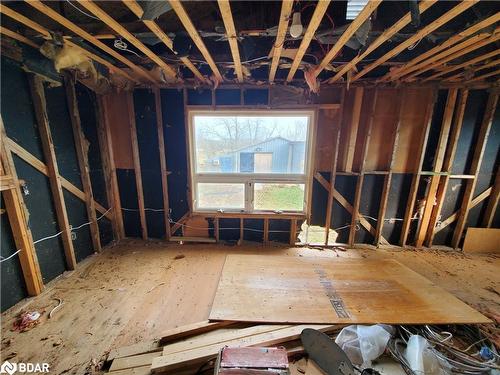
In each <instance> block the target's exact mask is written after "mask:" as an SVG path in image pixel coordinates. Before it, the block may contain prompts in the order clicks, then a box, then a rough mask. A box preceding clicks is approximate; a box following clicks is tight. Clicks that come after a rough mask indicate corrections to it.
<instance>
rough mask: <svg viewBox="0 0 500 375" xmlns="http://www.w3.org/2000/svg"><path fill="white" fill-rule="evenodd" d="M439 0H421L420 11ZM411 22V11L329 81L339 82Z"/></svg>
mask: <svg viewBox="0 0 500 375" xmlns="http://www.w3.org/2000/svg"><path fill="white" fill-rule="evenodd" d="M436 2H437V0H424V1H421V2H420V5H419V11H420V13H424V12H425V11H426V10H427V9H429V8H430V7H431V6H432V5H434V4H435V3H436ZM410 22H411V13H410V12H408V13H406V14H405V15H404V17H403V18H401V19H400V20H399V21H398V22H396V23H395V24H394V25H392V26H391V27H389V28H388V29H386V30H385V31H384V32H383V33H382V34H381V35H380V36H379V37H378V38H377V39H375V41H374V42H373V43H372V44H370V45H369V46H368V48H367V49H366V50H365V51H364V52H363V53H362V54H361V55H358V56H356V57H355V58H354V59H352V60H351V61H350V62H349V63H347V64H345V65H344V66H343V67H342V68H341V69H340V70H339V71H338V72H337V74H335V76H333V77H332V78H330V80H329V81H328V83H335V82H337V81H338V80H339V79H340V78H341V77H342V76H343V75H344V74H346V73H347V72H349V71H350V70H351V69H353V68H354V67H355V66H356V64H358V63H359V62H361V61H362V60H364V59H365V58H366V57H367V56H368V55H369V54H370V53H372V52H373V51H375V50H376V49H377V48H378V47H380V46H381V45H382V44H383V43H385V42H386V41H387V40H389V39H390V38H391V37H392V36H393V35H395V34H396V33H397V32H398V31H400V30H401V29H402V28H403V27H405V26H406V25H408V24H409V23H410Z"/></svg>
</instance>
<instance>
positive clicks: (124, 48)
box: [113, 38, 141, 57]
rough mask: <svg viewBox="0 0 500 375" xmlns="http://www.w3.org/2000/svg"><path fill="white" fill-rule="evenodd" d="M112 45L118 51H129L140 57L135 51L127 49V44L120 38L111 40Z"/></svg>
mask: <svg viewBox="0 0 500 375" xmlns="http://www.w3.org/2000/svg"><path fill="white" fill-rule="evenodd" d="M113 46H114V47H115V48H116V49H119V50H120V51H126V52H130V53H133V54H134V55H136V56H137V57H141V55H139V54H138V53H137V52H135V51H132V50H131V49H128V44H127V43H126V42H125V41H124V40H123V39H122V38H118V39H115V41H114V42H113Z"/></svg>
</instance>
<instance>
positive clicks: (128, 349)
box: [106, 340, 162, 362]
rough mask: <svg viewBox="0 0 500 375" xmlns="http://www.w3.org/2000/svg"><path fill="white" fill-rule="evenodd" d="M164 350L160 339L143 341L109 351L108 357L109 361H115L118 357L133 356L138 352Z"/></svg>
mask: <svg viewBox="0 0 500 375" xmlns="http://www.w3.org/2000/svg"><path fill="white" fill-rule="evenodd" d="M161 350H162V348H161V346H160V343H159V340H151V341H141V342H138V343H137V344H132V345H128V346H123V347H121V348H116V349H113V350H111V351H110V352H109V354H108V357H107V358H106V361H107V362H110V361H113V360H114V359H116V358H124V357H132V356H134V355H138V354H144V353H151V352H160V351H161Z"/></svg>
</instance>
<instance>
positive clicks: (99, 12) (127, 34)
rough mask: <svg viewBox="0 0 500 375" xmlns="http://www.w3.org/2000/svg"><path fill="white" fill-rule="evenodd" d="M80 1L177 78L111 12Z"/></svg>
mask: <svg viewBox="0 0 500 375" xmlns="http://www.w3.org/2000/svg"><path fill="white" fill-rule="evenodd" d="M77 1H78V3H79V4H80V5H81V6H82V7H84V8H85V9H87V10H88V11H89V12H92V13H93V14H94V15H95V16H96V17H97V18H99V19H100V20H101V21H102V22H104V23H105V24H106V26H108V27H109V28H111V29H112V30H113V31H115V32H116V33H117V34H118V35H120V36H121V37H123V38H125V39H127V40H128V41H129V42H130V43H132V45H133V46H134V47H135V48H137V49H138V50H139V51H141V52H142V53H143V54H144V55H146V56H147V57H149V58H150V59H151V60H152V61H153V62H154V63H155V64H156V65H158V66H159V67H160V68H161V69H162V70H163V71H164V72H165V73H166V74H167V75H168V76H170V77H171V78H172V79H177V72H176V71H175V70H174V69H173V68H172V67H171V66H170V65H168V64H167V63H166V62H165V61H163V60H162V59H161V58H160V57H159V56H158V55H157V54H156V53H154V52H153V51H151V50H150V49H149V48H148V47H146V46H145V45H144V44H143V43H142V42H141V41H140V40H139V39H137V38H136V37H135V36H134V35H133V34H132V33H130V32H129V31H128V30H127V29H125V28H124V27H123V26H122V25H120V23H118V22H117V21H115V19H113V18H112V17H111V16H110V15H109V14H107V13H106V12H105V11H104V10H102V9H101V8H100V7H99V6H97V4H96V3H95V2H94V1H92V0H77Z"/></svg>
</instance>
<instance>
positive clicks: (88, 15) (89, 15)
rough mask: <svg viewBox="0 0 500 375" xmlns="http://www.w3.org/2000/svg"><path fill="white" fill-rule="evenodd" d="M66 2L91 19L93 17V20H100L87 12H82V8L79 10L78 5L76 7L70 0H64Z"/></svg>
mask: <svg viewBox="0 0 500 375" xmlns="http://www.w3.org/2000/svg"><path fill="white" fill-rule="evenodd" d="M66 2H67V3H68V4H69V5H71V6H72V7H73V8H75V9H76V10H77V11H79V12H80V13H82V14H85V15H86V16H87V17H90V18H93V19H95V20H98V21H100V19H99V18H97V17H94V16H93V15H91V14H88V13H87V12H84V11H83V10H81V9H80V8H78V7H77V6H76V5H75V4H73V3H72V2H71V1H70V0H66Z"/></svg>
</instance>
